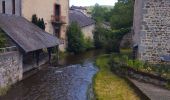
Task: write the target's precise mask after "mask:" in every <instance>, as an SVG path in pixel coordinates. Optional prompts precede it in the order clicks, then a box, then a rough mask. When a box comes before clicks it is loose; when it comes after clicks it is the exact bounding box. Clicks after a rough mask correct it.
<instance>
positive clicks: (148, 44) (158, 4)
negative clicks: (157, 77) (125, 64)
mask: <svg viewBox="0 0 170 100" xmlns="http://www.w3.org/2000/svg"><path fill="white" fill-rule="evenodd" d="M139 1H142V2H139ZM136 2H138V5H142V6H141V7H142V8H141V11H140V8H139V11H140V12H141V19H140V18H139V20H138V23H139V24H138V25H139V26H138V30H139V31H138V32H136V33H135V34H138V35H136V36H138V38H137V41H139V42H138V47H139V51H138V57H139V59H141V60H144V61H149V62H159V61H160V57H161V56H163V55H170V0H136ZM139 3H140V4H139ZM134 17H135V16H134ZM138 17H140V15H138ZM136 19H137V18H136ZM136 22H137V21H136Z"/></svg>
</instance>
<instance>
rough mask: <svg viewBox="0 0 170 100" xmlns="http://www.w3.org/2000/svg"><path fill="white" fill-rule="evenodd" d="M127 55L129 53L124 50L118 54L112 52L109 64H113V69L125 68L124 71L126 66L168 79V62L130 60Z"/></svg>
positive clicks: (169, 70) (169, 71)
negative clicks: (153, 62)
mask: <svg viewBox="0 0 170 100" xmlns="http://www.w3.org/2000/svg"><path fill="white" fill-rule="evenodd" d="M129 55H131V54H130V53H124V52H121V53H120V54H116V53H115V54H112V57H111V59H110V64H111V66H114V69H120V70H124V69H125V71H126V68H133V69H134V70H137V71H141V72H146V73H150V74H154V75H157V76H161V77H164V78H168V79H170V68H169V66H170V65H169V64H150V63H148V62H142V61H139V60H132V59H131V57H130V56H129Z"/></svg>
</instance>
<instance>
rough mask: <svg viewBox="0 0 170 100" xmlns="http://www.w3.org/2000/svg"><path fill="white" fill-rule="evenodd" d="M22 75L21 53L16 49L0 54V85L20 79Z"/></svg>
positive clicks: (6, 84) (3, 85)
mask: <svg viewBox="0 0 170 100" xmlns="http://www.w3.org/2000/svg"><path fill="white" fill-rule="evenodd" d="M22 75H23V68H22V55H21V54H20V53H19V52H18V51H12V52H9V53H3V54H2V53H1V54H0V87H1V88H3V87H6V86H9V85H12V84H14V83H16V82H17V81H20V80H21V79H22Z"/></svg>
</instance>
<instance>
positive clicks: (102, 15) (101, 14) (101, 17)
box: [92, 4, 109, 23]
mask: <svg viewBox="0 0 170 100" xmlns="http://www.w3.org/2000/svg"><path fill="white" fill-rule="evenodd" d="M108 12H109V10H108V9H107V8H106V7H102V6H100V5H99V4H95V6H94V8H93V10H92V18H93V19H94V20H95V21H96V22H98V23H101V22H103V21H107V18H108V16H107V15H108V14H109V13H108Z"/></svg>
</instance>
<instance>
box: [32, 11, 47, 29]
mask: <svg viewBox="0 0 170 100" xmlns="http://www.w3.org/2000/svg"><path fill="white" fill-rule="evenodd" d="M31 22H32V23H34V24H35V25H37V26H38V27H39V28H41V29H43V30H45V23H44V19H43V18H38V17H37V15H36V14H34V15H32V21H31Z"/></svg>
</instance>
